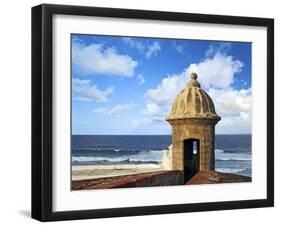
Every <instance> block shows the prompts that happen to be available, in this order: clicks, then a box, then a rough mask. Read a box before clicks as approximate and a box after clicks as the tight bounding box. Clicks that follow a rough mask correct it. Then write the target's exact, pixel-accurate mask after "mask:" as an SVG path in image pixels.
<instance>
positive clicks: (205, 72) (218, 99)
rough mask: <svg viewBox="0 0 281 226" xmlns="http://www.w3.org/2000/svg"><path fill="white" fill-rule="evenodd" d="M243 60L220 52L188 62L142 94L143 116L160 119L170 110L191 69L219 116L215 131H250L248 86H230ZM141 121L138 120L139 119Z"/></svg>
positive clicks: (160, 120)
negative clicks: (194, 61)
mask: <svg viewBox="0 0 281 226" xmlns="http://www.w3.org/2000/svg"><path fill="white" fill-rule="evenodd" d="M242 67H243V63H242V62H241V61H239V60H236V59H234V58H233V57H232V56H227V55H225V54H223V53H222V52H221V51H218V52H217V53H216V54H214V56H213V57H211V58H210V57H208V58H206V59H204V60H203V61H201V62H200V63H198V64H191V65H189V66H188V67H187V68H186V69H185V70H183V72H182V73H179V74H174V75H168V76H167V77H166V78H164V79H162V81H161V82H160V83H159V84H158V86H157V87H156V88H154V89H149V90H148V91H147V92H146V93H145V95H144V97H145V100H146V107H145V109H144V115H145V117H148V118H151V119H152V120H153V121H154V122H157V121H159V122H163V121H164V120H165V117H166V116H167V115H168V114H169V112H170V110H171V105H172V103H173V101H174V99H175V97H176V95H177V94H178V93H179V92H180V91H181V90H182V89H184V88H185V87H186V85H187V82H188V80H189V74H190V73H191V72H197V73H198V80H199V82H200V83H201V86H202V87H203V88H204V89H205V90H206V91H207V92H208V93H209V94H210V96H211V97H212V99H213V101H214V103H215V107H216V112H217V113H218V115H220V116H222V120H221V121H220V122H219V123H218V126H217V131H218V132H219V133H250V128H251V107H252V102H251V101H252V93H251V89H247V90H245V89H241V90H235V89H234V88H233V87H232V85H233V81H234V77H235V75H237V74H238V73H239V72H240V71H241V70H242ZM139 121H141V120H139Z"/></svg>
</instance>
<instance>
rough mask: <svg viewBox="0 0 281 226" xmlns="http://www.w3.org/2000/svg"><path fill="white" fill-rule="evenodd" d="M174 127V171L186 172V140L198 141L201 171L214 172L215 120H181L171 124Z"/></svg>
mask: <svg viewBox="0 0 281 226" xmlns="http://www.w3.org/2000/svg"><path fill="white" fill-rule="evenodd" d="M170 123H171V124H172V127H173V132H172V145H173V163H172V165H173V170H184V153H183V152H184V140H186V139H198V140H199V141H200V147H199V156H200V161H199V164H200V165H199V170H214V168H215V165H214V163H215V161H214V158H215V156H214V145H215V144H214V140H215V139H214V136H215V123H216V121H213V120H209V119H208V120H207V119H206V120H204V119H181V120H174V121H172V122H170Z"/></svg>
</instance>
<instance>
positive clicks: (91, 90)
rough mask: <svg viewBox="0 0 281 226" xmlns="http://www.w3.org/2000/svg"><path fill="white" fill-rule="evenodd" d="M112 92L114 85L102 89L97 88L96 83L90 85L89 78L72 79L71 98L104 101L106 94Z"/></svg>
mask: <svg viewBox="0 0 281 226" xmlns="http://www.w3.org/2000/svg"><path fill="white" fill-rule="evenodd" d="M113 92H114V87H112V86H110V87H108V88H107V89H105V90H104V91H102V90H100V89H98V87H97V85H91V81H90V80H80V79H73V80H72V95H73V100H80V101H96V102H106V101H107V96H108V95H110V94H112V93H113Z"/></svg>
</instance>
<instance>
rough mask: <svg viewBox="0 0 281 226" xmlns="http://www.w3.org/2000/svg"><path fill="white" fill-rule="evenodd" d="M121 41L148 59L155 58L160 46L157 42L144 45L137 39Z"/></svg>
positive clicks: (127, 38) (126, 38)
mask: <svg viewBox="0 0 281 226" xmlns="http://www.w3.org/2000/svg"><path fill="white" fill-rule="evenodd" d="M122 40H123V41H124V42H125V43H126V44H127V45H129V46H130V47H131V48H135V49H137V50H138V51H139V53H141V54H144V55H145V57H146V58H148V59H149V58H151V57H152V56H156V55H157V54H158V52H159V51H160V50H161V46H160V43H159V42H158V41H154V42H153V43H152V44H148V42H146V43H145V42H142V41H139V40H138V39H134V38H129V37H125V38H122Z"/></svg>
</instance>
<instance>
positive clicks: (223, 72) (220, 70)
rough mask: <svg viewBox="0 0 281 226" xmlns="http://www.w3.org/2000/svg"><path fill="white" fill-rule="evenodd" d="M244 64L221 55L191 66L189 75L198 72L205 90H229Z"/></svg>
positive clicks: (218, 54)
mask: <svg viewBox="0 0 281 226" xmlns="http://www.w3.org/2000/svg"><path fill="white" fill-rule="evenodd" d="M243 65H244V64H243V63H242V62H241V61H239V60H236V59H234V58H233V57H232V56H226V55H223V54H221V53H219V52H218V53H217V54H215V55H214V56H213V57H212V58H206V59H205V60H203V61H202V62H200V63H198V64H191V65H190V66H189V67H188V69H187V71H188V73H191V72H196V73H197V74H198V75H199V76H200V77H199V79H200V83H201V85H202V87H203V88H205V89H208V88H211V87H213V88H227V87H230V86H231V85H232V84H233V82H234V75H235V74H237V73H239V72H240V71H241V70H242V67H243Z"/></svg>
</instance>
